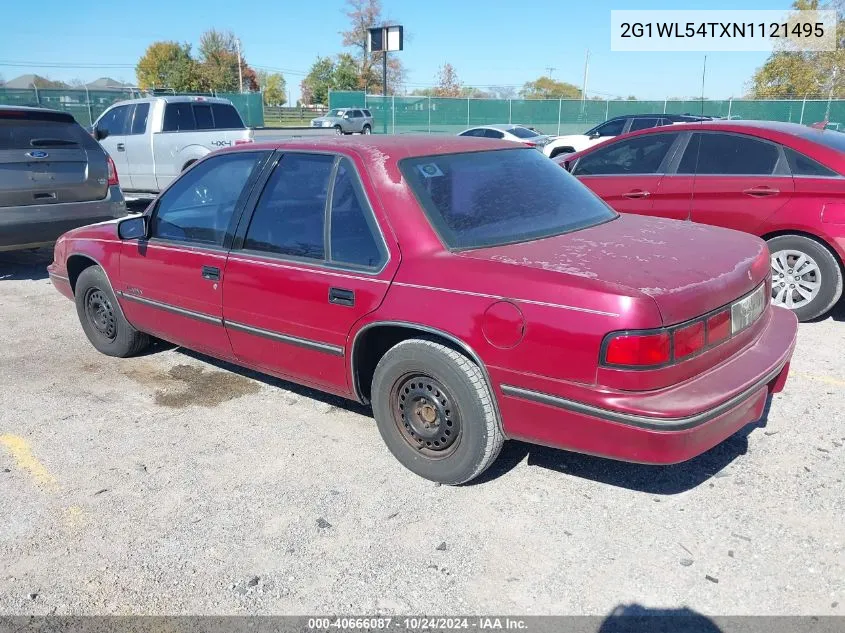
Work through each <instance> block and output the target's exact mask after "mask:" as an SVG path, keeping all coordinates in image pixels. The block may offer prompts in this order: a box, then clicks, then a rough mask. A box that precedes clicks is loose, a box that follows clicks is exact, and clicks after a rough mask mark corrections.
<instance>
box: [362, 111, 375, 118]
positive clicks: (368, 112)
mask: <svg viewBox="0 0 845 633" xmlns="http://www.w3.org/2000/svg"><path fill="white" fill-rule="evenodd" d="M361 112H363V113H364V116H366V117H371V116H373V115H372V114H370V111H369V110H361Z"/></svg>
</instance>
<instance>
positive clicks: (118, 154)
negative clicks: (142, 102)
mask: <svg viewBox="0 0 845 633" xmlns="http://www.w3.org/2000/svg"><path fill="white" fill-rule="evenodd" d="M134 109H135V106H134V104H132V105H119V106H115V107H113V108H112V109H110V110H108V111H106V112H105V114H103V116H102V117H100V120H99V121H97V129H98V130H100V131H102V132H106V136H105V138H101V139H100V145H102V146H103V149H104V150H106V152H108V154H109V156H111V159H112V160H113V161H114V167H115V169H116V170H117V177H118V178H119V179H120V180H121V184H122V181H123V179H126V183H127V184H129V182H130V178H129V162H128V161H127V158H126V134H127V132H128V131H129V124H130V121H131V120H132V111H133V110H134Z"/></svg>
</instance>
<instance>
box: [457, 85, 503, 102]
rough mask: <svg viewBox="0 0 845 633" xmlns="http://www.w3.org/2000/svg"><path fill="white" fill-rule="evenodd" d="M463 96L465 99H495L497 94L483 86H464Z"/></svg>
mask: <svg viewBox="0 0 845 633" xmlns="http://www.w3.org/2000/svg"><path fill="white" fill-rule="evenodd" d="M461 97H463V98H465V99H494V98H495V96H494V95H493V93H491V92H485V91H484V90H482V89H481V88H475V87H473V86H464V87H463V88H461Z"/></svg>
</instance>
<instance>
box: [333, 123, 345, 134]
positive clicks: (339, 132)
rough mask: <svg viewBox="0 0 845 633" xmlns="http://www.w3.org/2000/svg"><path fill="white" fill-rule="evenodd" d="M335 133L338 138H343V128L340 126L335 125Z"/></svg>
mask: <svg viewBox="0 0 845 633" xmlns="http://www.w3.org/2000/svg"><path fill="white" fill-rule="evenodd" d="M334 133H335V134H336V135H337V136H343V128H342V127H340V126H339V125H335V126H334Z"/></svg>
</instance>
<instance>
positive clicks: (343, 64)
mask: <svg viewBox="0 0 845 633" xmlns="http://www.w3.org/2000/svg"><path fill="white" fill-rule="evenodd" d="M331 87H332V90H359V89H360V77H359V75H358V62H356V61H355V58H354V57H352V55H350V54H349V53H341V54H340V55H338V56H337V61H336V62H335V66H334V73H333V75H332V86H331Z"/></svg>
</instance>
